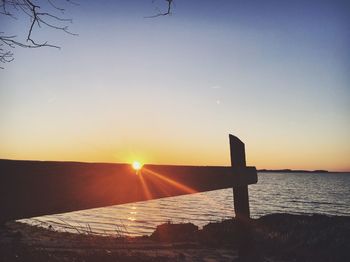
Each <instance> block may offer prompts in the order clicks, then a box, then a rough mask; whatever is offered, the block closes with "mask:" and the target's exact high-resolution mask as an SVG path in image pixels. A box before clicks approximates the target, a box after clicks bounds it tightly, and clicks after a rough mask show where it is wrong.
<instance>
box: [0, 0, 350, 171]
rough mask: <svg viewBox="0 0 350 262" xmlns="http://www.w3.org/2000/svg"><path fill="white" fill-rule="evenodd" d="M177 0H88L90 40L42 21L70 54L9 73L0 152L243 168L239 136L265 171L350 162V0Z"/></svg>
mask: <svg viewBox="0 0 350 262" xmlns="http://www.w3.org/2000/svg"><path fill="white" fill-rule="evenodd" d="M174 4H175V5H174V7H173V9H172V15H171V16H164V17H163V16H162V17H157V18H145V17H147V16H150V15H154V14H156V13H157V12H158V11H157V7H159V8H164V4H163V1H161V0H158V1H155V2H154V3H153V2H152V1H151V0H150V1H141V0H140V1H137V0H135V1H111V0H110V1H107V0H106V1H80V4H79V5H65V7H66V13H65V14H64V15H63V16H65V17H68V18H72V19H73V23H72V24H69V28H70V31H71V32H73V33H77V34H79V35H78V36H72V35H69V34H65V33H64V32H60V31H57V30H53V29H50V28H45V27H42V28H41V29H36V30H35V31H34V36H35V37H36V38H37V39H38V40H39V41H40V40H42V41H44V40H47V41H49V43H52V44H56V45H59V46H60V47H61V49H55V48H40V49H21V48H16V49H15V50H14V53H15V60H14V61H13V62H11V63H9V64H6V65H5V69H4V70H1V71H0V145H1V146H0V158H4V159H32V160H72V161H88V162H118V163H119V162H132V161H133V160H139V161H141V162H143V163H154V164H186V165H229V164H230V159H229V143H228V134H230V133H232V134H234V135H236V136H238V137H239V138H240V139H241V140H242V141H243V142H244V143H245V144H246V155H247V164H248V165H252V166H256V167H257V168H267V169H280V168H291V169H309V170H313V169H327V170H334V171H345V170H350V135H349V134H350V117H349V112H350V74H349V71H350V70H349V69H350V49H349V46H350V3H347V1H337V0H336V1H334V0H333V1H321V0H319V1H313V0H311V1H274V0H266V1H249V0H245V1H240V0H235V1H229V0H226V1H223V0H215V1H214V0H212V1H209V0H207V1H184V0H174ZM43 7H45V6H43ZM26 19H27V18H26V17H25V16H23V15H19V19H18V20H15V21H9V20H7V19H6V20H5V19H4V18H3V17H2V18H0V24H2V26H1V27H3V26H5V29H4V30H2V29H3V28H1V30H0V31H6V32H10V33H13V34H16V35H18V36H19V37H23V36H24V34H25V32H26V30H27V28H28V20H26ZM24 29H26V30H24Z"/></svg>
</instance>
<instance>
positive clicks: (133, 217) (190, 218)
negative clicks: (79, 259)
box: [19, 172, 350, 236]
mask: <svg viewBox="0 0 350 262" xmlns="http://www.w3.org/2000/svg"><path fill="white" fill-rule="evenodd" d="M249 202H250V212H251V216H252V217H253V218H259V217H261V216H264V215H267V214H272V213H289V214H325V215H336V216H350V173H302V172H301V173H287V172H286V173H284V172H259V173H258V183H257V184H254V185H250V186H249ZM234 215H235V214H234V208H233V191H232V189H231V188H229V189H221V190H214V191H209V192H204V193H196V194H191V195H184V196H177V197H168V198H162V199H158V200H150V201H144V202H137V203H132V204H124V205H117V206H110V207H104V208H95V209H89V210H82V211H77V212H69V213H64V214H56V215H49V216H41V217H35V218H30V219H22V220H19V221H20V222H24V223H28V224H31V225H37V226H41V227H50V228H51V229H53V230H56V231H67V232H73V233H86V234H98V235H108V236H122V235H128V236H142V235H150V234H152V232H153V231H154V230H155V228H156V226H157V225H159V224H162V223H167V222H171V223H187V222H190V223H193V224H195V225H197V226H199V227H200V228H201V227H203V226H204V225H206V224H208V223H209V222H217V221H222V220H225V219H229V218H232V217H234Z"/></svg>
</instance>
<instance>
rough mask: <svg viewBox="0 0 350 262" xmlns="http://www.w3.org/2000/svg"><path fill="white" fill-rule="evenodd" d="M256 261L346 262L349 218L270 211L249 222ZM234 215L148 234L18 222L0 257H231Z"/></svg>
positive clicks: (0, 242)
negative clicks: (108, 233) (76, 231)
mask: <svg viewBox="0 0 350 262" xmlns="http://www.w3.org/2000/svg"><path fill="white" fill-rule="evenodd" d="M251 228H252V231H253V237H254V240H255V243H256V248H257V252H258V253H259V254H260V257H262V261H350V217H337V216H332V217H329V216H324V215H313V216H302V215H290V214H272V215H267V216H264V217H261V218H259V219H254V220H252V221H251ZM236 232H237V225H236V222H235V220H234V219H231V220H225V221H222V222H218V223H210V224H208V225H206V226H204V227H203V229H201V230H199V229H198V227H197V226H195V225H193V224H168V223H167V224H162V225H159V226H158V227H157V229H156V230H155V232H154V233H153V234H152V235H151V236H149V237H148V236H146V237H136V238H128V237H120V236H109V237H105V236H96V235H92V234H72V233H62V232H56V231H55V229H54V228H51V229H44V228H39V227H34V226H29V225H26V224H22V223H14V222H12V223H8V224H6V225H5V226H2V227H1V229H0V261H38V262H41V261H49V262H51V261H67V262H68V261H69V262H71V261H79V262H80V261H87V262H89V261H98V262H104V261H232V260H234V259H236V258H237V237H236V236H237V234H236Z"/></svg>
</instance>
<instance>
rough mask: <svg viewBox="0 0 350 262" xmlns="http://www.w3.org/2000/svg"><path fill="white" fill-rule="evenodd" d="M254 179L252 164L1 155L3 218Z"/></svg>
mask: <svg viewBox="0 0 350 262" xmlns="http://www.w3.org/2000/svg"><path fill="white" fill-rule="evenodd" d="M233 173H235V174H237V175H233ZM256 182H257V175H256V169H255V168H254V167H247V168H232V167H220V166H217V167H216V166H170V165H145V166H144V167H143V168H142V169H141V171H140V172H136V171H135V170H133V169H132V168H131V166H130V165H129V164H105V163H79V162H41V161H13V160H0V222H2V221H7V220H13V219H20V218H28V217H33V216H40V215H48V214H56V213H63V212H69V211H77V210H82V209H88V208H97V207H104V206H110V205H117V204H125V203H131V202H137V201H145V200H150V199H157V198H162V197H169V196H177V195H184V194H192V193H197V192H203V191H210V190H216V189H222V188H229V187H233V186H235V185H247V184H253V183H256Z"/></svg>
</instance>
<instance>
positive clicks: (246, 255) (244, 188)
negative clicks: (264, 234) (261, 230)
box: [229, 134, 256, 261]
mask: <svg viewBox="0 0 350 262" xmlns="http://www.w3.org/2000/svg"><path fill="white" fill-rule="evenodd" d="M229 138H230V156H231V166H232V168H234V169H236V170H237V169H238V170H239V169H241V170H244V168H246V159H245V146H244V143H243V142H242V141H241V140H240V139H239V138H237V137H236V136H233V135H231V134H230V135H229ZM233 175H234V176H238V177H242V176H244V173H240V172H234V173H233ZM239 180H241V181H243V180H244V179H239ZM233 203H234V210H235V213H236V222H237V234H238V256H239V258H240V259H244V261H253V260H254V258H253V257H254V256H255V255H256V254H255V248H254V245H253V244H254V243H253V240H252V234H251V230H250V226H249V220H250V211H249V196H248V185H247V184H244V183H242V184H238V185H235V186H233ZM252 259H253V260H252Z"/></svg>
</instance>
